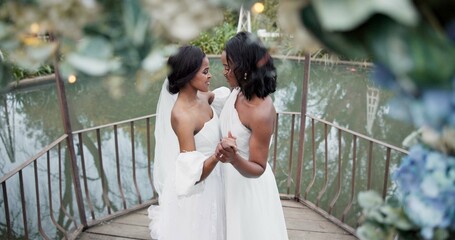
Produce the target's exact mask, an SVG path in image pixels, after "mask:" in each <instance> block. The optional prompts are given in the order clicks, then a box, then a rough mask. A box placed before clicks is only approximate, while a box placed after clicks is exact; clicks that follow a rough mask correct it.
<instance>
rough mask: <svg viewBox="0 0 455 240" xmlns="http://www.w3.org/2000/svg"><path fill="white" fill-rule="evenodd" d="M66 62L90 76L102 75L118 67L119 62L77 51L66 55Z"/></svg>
mask: <svg viewBox="0 0 455 240" xmlns="http://www.w3.org/2000/svg"><path fill="white" fill-rule="evenodd" d="M68 62H69V63H70V64H71V65H73V66H74V68H76V69H78V70H80V71H82V72H84V73H86V74H89V75H92V76H103V75H106V74H107V73H109V72H110V71H114V70H117V69H118V68H119V63H118V62H116V61H113V60H108V59H99V58H93V57H90V56H84V55H80V54H77V53H73V54H70V55H68Z"/></svg>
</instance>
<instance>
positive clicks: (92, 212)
mask: <svg viewBox="0 0 455 240" xmlns="http://www.w3.org/2000/svg"><path fill="white" fill-rule="evenodd" d="M78 136H79V153H80V154H81V167H82V178H83V179H82V180H83V181H84V189H85V196H86V198H87V205H88V208H89V209H90V214H91V215H92V220H95V219H96V218H95V210H94V209H93V204H92V200H91V198H90V192H89V190H88V183H87V172H86V170H85V155H84V143H83V140H82V133H78Z"/></svg>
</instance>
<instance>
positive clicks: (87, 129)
mask: <svg viewBox="0 0 455 240" xmlns="http://www.w3.org/2000/svg"><path fill="white" fill-rule="evenodd" d="M155 116H156V113H154V114H150V115H146V116H142V117H137V118H131V119H127V120H124V121H119V122H114V123H109V124H105V125H100V126H96V127H91V128H85V129H81V130H77V131H73V134H78V133H85V132H90V131H94V130H100V129H102V128H108V127H113V126H114V125H122V124H127V123H130V122H131V121H140V120H143V119H146V118H152V117H155Z"/></svg>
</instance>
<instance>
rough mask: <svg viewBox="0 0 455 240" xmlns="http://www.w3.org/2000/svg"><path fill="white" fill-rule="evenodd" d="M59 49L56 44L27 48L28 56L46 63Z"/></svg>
mask: <svg viewBox="0 0 455 240" xmlns="http://www.w3.org/2000/svg"><path fill="white" fill-rule="evenodd" d="M56 49H57V45H56V44H55V43H46V44H42V45H38V46H27V47H26V51H27V55H28V56H29V57H30V58H32V59H33V60H35V61H39V62H44V61H45V60H47V59H49V58H50V57H51V56H53V53H54V52H55V50H56Z"/></svg>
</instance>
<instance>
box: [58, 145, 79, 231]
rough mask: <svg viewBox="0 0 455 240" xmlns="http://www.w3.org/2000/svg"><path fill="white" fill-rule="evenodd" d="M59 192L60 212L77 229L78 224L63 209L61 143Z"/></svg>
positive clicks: (59, 147) (59, 152)
mask: <svg viewBox="0 0 455 240" xmlns="http://www.w3.org/2000/svg"><path fill="white" fill-rule="evenodd" d="M58 190H59V200H60V210H62V212H63V214H65V216H67V217H68V218H69V219H70V220H71V221H72V222H73V223H74V227H75V228H77V222H76V220H75V219H74V218H73V216H71V215H70V214H69V213H68V212H67V211H66V210H65V208H64V207H63V196H62V192H63V186H62V153H61V143H59V144H58Z"/></svg>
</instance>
